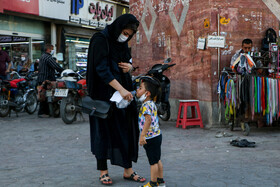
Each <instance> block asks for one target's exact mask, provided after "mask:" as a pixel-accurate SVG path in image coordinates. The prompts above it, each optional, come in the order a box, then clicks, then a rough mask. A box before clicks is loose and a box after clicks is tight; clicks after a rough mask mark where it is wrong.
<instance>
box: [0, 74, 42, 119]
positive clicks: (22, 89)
mask: <svg viewBox="0 0 280 187" xmlns="http://www.w3.org/2000/svg"><path fill="white" fill-rule="evenodd" d="M11 74H16V72H12V73H11ZM32 81H33V79H32V76H26V77H25V78H18V79H14V80H11V81H1V84H0V117H6V116H7V115H8V114H10V113H11V110H14V111H15V112H16V114H17V113H18V112H20V111H22V110H23V109H24V110H25V111H26V112H27V113H29V114H33V113H34V112H35V111H36V109H37V105H38V102H37V95H36V91H35V89H34V88H33V86H32Z"/></svg>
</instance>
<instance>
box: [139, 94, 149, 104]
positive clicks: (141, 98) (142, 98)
mask: <svg viewBox="0 0 280 187" xmlns="http://www.w3.org/2000/svg"><path fill="white" fill-rule="evenodd" d="M146 93H147V92H146ZM146 93H144V94H143V95H141V97H140V98H139V99H138V101H140V102H141V103H143V102H144V101H145V100H146V98H147V96H146Z"/></svg>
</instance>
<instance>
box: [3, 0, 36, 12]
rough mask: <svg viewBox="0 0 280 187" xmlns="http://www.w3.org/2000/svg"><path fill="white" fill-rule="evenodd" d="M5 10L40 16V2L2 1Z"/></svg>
mask: <svg viewBox="0 0 280 187" xmlns="http://www.w3.org/2000/svg"><path fill="white" fill-rule="evenodd" d="M0 6H3V10H9V11H13V12H20V13H25V14H34V15H39V0H12V1H11V0H2V3H1V5H0Z"/></svg>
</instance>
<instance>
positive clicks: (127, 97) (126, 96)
mask: <svg viewBox="0 0 280 187" xmlns="http://www.w3.org/2000/svg"><path fill="white" fill-rule="evenodd" d="M119 92H120V94H121V96H122V97H123V98H124V99H125V100H128V101H130V100H132V99H133V95H132V94H131V92H129V91H127V90H126V89H122V90H121V91H119Z"/></svg>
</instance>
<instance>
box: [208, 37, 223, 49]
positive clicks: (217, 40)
mask: <svg viewBox="0 0 280 187" xmlns="http://www.w3.org/2000/svg"><path fill="white" fill-rule="evenodd" d="M225 43H226V38H225V37H224V36H210V35H209V36H208V39H207V46H208V47H220V48H224V47H225Z"/></svg>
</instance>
